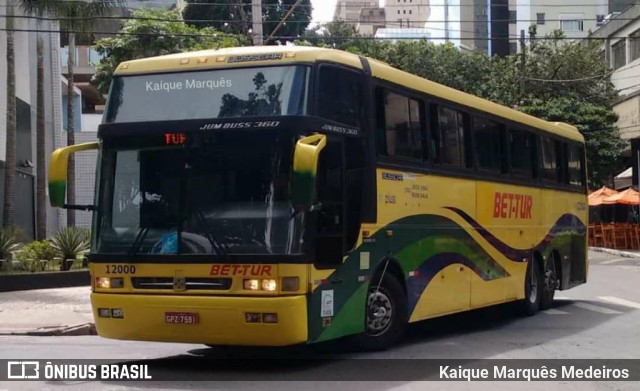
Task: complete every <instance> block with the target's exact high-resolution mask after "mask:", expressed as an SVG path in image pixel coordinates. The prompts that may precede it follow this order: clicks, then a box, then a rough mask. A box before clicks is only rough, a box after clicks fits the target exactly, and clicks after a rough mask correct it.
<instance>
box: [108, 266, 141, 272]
mask: <svg viewBox="0 0 640 391" xmlns="http://www.w3.org/2000/svg"><path fill="white" fill-rule="evenodd" d="M106 268H107V274H136V266H135V265H106Z"/></svg>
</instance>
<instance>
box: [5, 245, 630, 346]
mask: <svg viewBox="0 0 640 391" xmlns="http://www.w3.org/2000/svg"><path fill="white" fill-rule="evenodd" d="M589 250H590V251H598V252H604V253H608V254H612V255H616V256H620V257H629V258H631V257H637V258H640V251H621V250H613V249H608V248H598V247H590V248H589ZM90 294H91V288H90V287H88V286H82V287H74V288H54V289H39V290H29V291H14V292H0V336H2V335H93V334H95V326H94V324H93V313H92V311H91V303H90V300H89V295H90Z"/></svg>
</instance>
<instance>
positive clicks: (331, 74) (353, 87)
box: [316, 65, 363, 127]
mask: <svg viewBox="0 0 640 391" xmlns="http://www.w3.org/2000/svg"><path fill="white" fill-rule="evenodd" d="M319 74H320V76H319V78H318V102H317V105H316V107H317V113H318V116H320V117H323V118H327V119H330V120H332V121H336V122H340V123H343V124H346V125H349V126H355V127H358V126H360V120H361V116H362V108H363V103H362V95H363V92H362V89H363V86H362V85H363V84H362V76H361V74H359V73H358V72H355V71H351V70H348V69H343V68H339V67H336V66H331V65H322V66H321V67H320V72H319Z"/></svg>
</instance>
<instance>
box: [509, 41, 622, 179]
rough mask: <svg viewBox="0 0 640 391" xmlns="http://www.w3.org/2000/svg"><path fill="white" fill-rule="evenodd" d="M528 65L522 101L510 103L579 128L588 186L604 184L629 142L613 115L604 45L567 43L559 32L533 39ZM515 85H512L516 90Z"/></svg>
mask: <svg viewBox="0 0 640 391" xmlns="http://www.w3.org/2000/svg"><path fill="white" fill-rule="evenodd" d="M526 59H527V61H526V68H525V74H524V75H522V74H521V72H518V73H517V75H518V78H520V77H524V78H525V91H524V95H523V96H521V98H520V100H519V101H518V102H510V103H512V104H517V105H519V106H520V109H521V110H522V111H524V112H527V113H530V114H533V115H535V116H537V117H541V118H544V119H546V120H549V121H561V122H566V123H569V124H572V125H575V126H576V127H578V129H579V130H580V132H581V133H582V135H583V136H584V137H585V141H586V146H587V168H588V172H589V184H590V185H591V186H593V187H597V186H601V185H603V184H606V183H607V182H608V179H609V178H610V177H611V175H612V174H614V173H616V172H617V171H619V170H620V169H621V168H622V167H621V163H622V162H621V161H620V155H621V152H622V150H623V148H624V147H625V142H624V141H623V140H622V139H621V138H620V132H619V130H618V127H617V125H616V122H617V120H618V116H617V114H616V113H615V112H614V111H613V109H612V107H613V104H614V103H615V99H616V97H617V95H618V94H617V92H616V91H615V88H614V86H613V84H612V83H611V79H610V76H611V70H610V68H609V66H608V64H607V63H606V61H604V59H603V58H602V57H601V54H600V45H599V44H598V43H597V42H595V41H588V42H587V43H585V44H581V43H579V42H574V41H569V40H566V39H565V37H564V35H563V34H562V32H561V31H555V32H554V33H552V34H551V35H550V36H548V37H546V39H543V40H536V39H531V40H530V42H529V50H528V51H527V54H526ZM514 73H515V72H512V73H511V76H512V77H513V74H514ZM517 84H518V83H517V82H516V81H515V80H514V82H513V83H512V86H513V85H517Z"/></svg>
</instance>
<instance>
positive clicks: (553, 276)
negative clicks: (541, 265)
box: [540, 256, 558, 310]
mask: <svg viewBox="0 0 640 391" xmlns="http://www.w3.org/2000/svg"><path fill="white" fill-rule="evenodd" d="M557 288H558V273H556V262H555V258H554V256H551V258H550V259H549V260H548V261H547V266H546V267H545V270H544V276H543V286H542V294H541V298H540V309H543V310H546V309H548V308H551V305H552V304H553V297H554V296H555V294H556V289H557Z"/></svg>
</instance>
